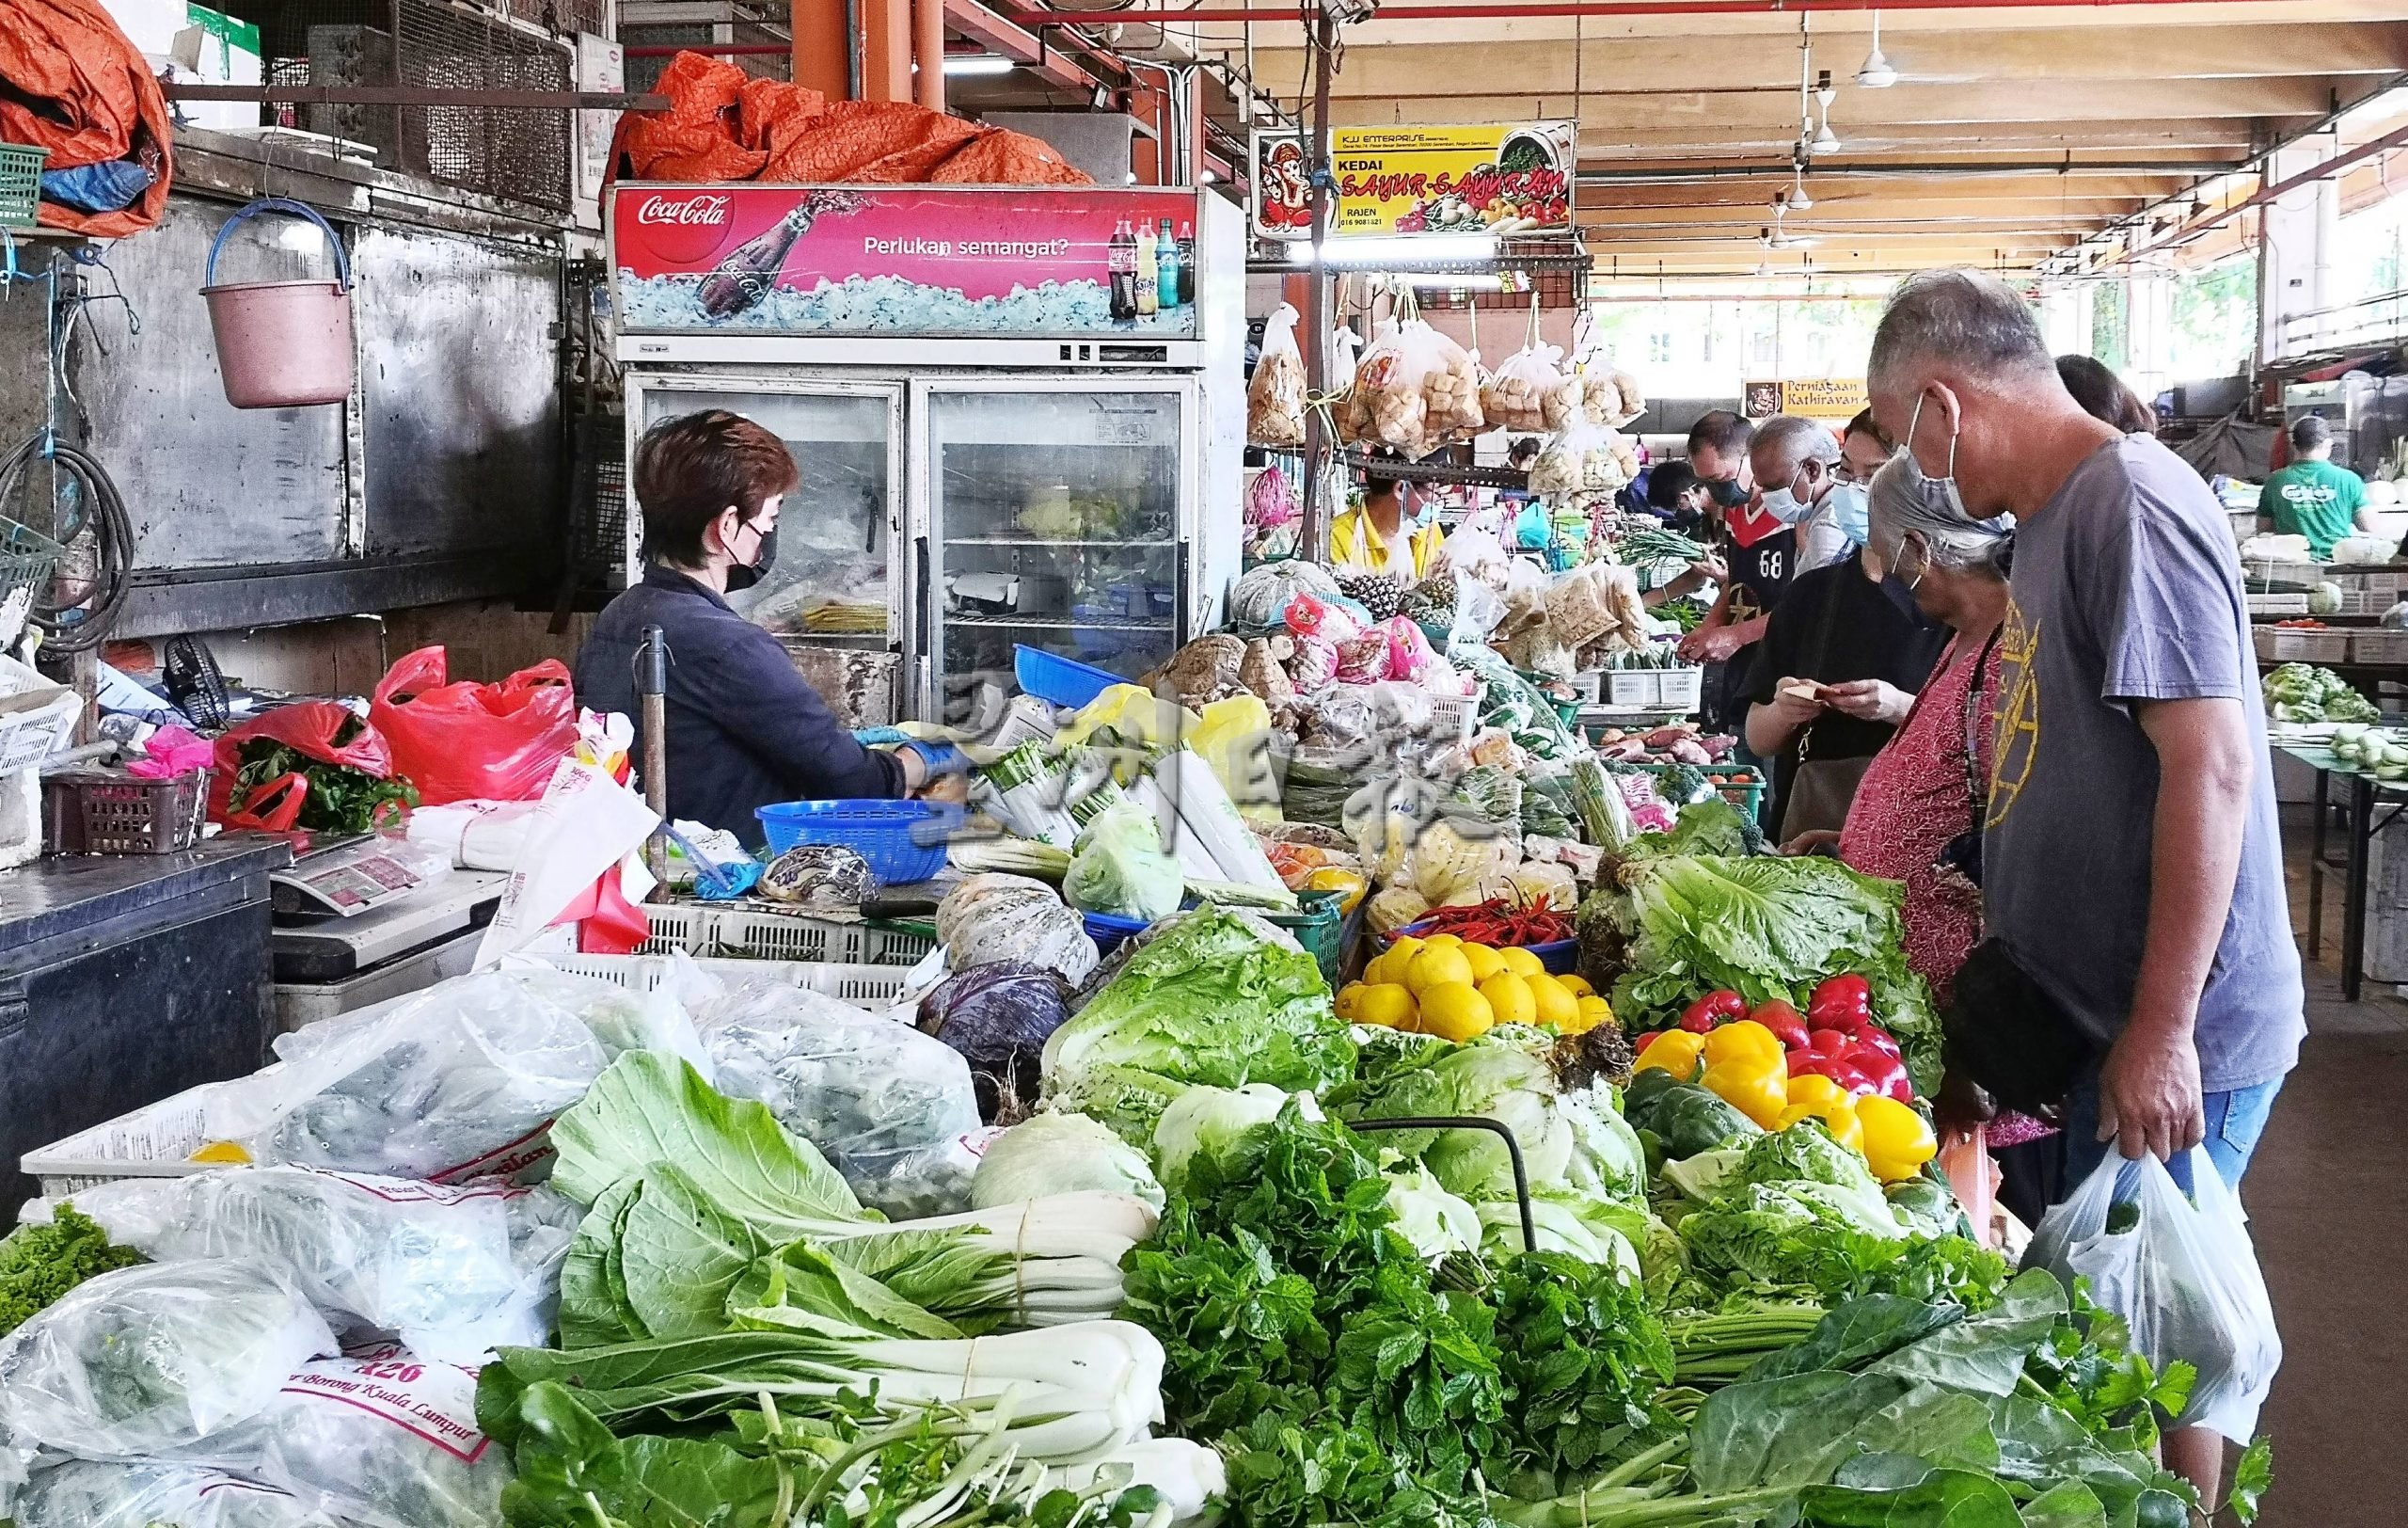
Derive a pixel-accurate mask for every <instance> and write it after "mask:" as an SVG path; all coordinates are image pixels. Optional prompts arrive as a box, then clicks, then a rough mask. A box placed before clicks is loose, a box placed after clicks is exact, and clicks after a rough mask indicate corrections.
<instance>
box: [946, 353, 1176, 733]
mask: <svg viewBox="0 0 2408 1528" xmlns="http://www.w3.org/2000/svg"><path fill="white" fill-rule="evenodd" d="M1198 416H1199V398H1198V394H1197V390H1196V383H1195V382H1194V381H1193V380H1192V379H1186V378H1180V377H1109V378H1107V377H1094V376H1057V377H1024V378H1023V377H1013V378H992V379H989V378H978V379H972V378H968V377H964V378H960V379H958V380H957V379H933V380H926V381H919V382H915V383H914V384H913V385H912V391H911V463H912V485H911V491H912V506H913V525H914V530H915V533H916V534H917V537H918V540H917V547H916V549H917V550H918V552H919V555H920V558H921V563H920V566H921V577H920V579H919V580H918V582H919V583H920V585H921V588H920V596H921V599H922V609H921V612H920V613H919V617H918V621H917V626H918V629H919V631H920V632H921V633H922V641H921V644H920V657H919V667H920V673H919V675H918V680H919V689H920V696H919V699H920V705H921V709H922V714H923V715H926V716H930V717H937V716H945V717H949V718H955V719H960V718H964V717H966V716H968V715H969V714H971V713H973V712H974V711H975V710H976V709H977V708H976V707H975V706H974V704H973V702H974V696H975V693H976V691H977V689H978V687H979V686H981V685H982V684H994V685H997V686H999V687H1001V688H1002V689H1003V690H1004V691H1005V692H1009V691H1010V689H1011V673H1012V667H1013V649H1014V647H1015V646H1020V645H1025V646H1029V647H1037V648H1041V649H1043V650H1045V651H1047V652H1053V653H1059V654H1061V655H1062V656H1064V657H1066V658H1074V659H1077V660H1078V661H1081V662H1084V663H1091V664H1093V665H1095V666H1096V667H1098V668H1103V669H1109V670H1111V671H1112V672H1113V673H1115V674H1118V675H1121V676H1125V677H1129V678H1134V677H1136V676H1139V675H1141V674H1143V673H1145V672H1146V671H1147V670H1148V669H1151V668H1155V667H1158V666H1159V665H1161V664H1162V663H1163V662H1164V661H1166V660H1167V659H1168V658H1169V657H1170V655H1171V654H1172V653H1173V652H1174V651H1176V650H1177V649H1178V647H1179V645H1180V644H1181V643H1183V642H1185V641H1186V640H1187V638H1188V636H1189V635H1190V632H1189V630H1188V622H1187V619H1186V616H1187V613H1188V611H1189V607H1190V602H1189V600H1188V599H1186V598H1185V597H1183V591H1185V590H1186V589H1187V588H1188V586H1189V584H1190V581H1191V578H1192V567H1191V561H1190V560H1191V558H1192V556H1193V554H1194V541H1195V539H1196V538H1195V535H1194V527H1193V526H1192V525H1190V524H1189V523H1188V517H1187V516H1185V515H1184V514H1183V513H1182V511H1183V509H1184V508H1185V506H1187V505H1189V504H1191V503H1193V502H1194V501H1195V499H1196V478H1197V475H1198V471H1199V468H1198V444H1199V439H1198V437H1199V417H1198Z"/></svg>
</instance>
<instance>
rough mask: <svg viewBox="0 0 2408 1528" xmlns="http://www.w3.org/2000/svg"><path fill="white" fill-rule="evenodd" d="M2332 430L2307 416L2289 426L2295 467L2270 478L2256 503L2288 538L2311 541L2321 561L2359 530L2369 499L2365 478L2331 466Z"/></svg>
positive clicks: (2290, 466) (2275, 527)
mask: <svg viewBox="0 0 2408 1528" xmlns="http://www.w3.org/2000/svg"><path fill="white" fill-rule="evenodd" d="M2332 455H2333V427H2332V426H2331V425H2329V424H2327V423H2325V422H2324V421H2323V420H2322V419H2321V418H2319V417H2318V416H2317V415H2314V414H2309V415H2307V416H2306V417H2305V418H2303V419H2301V420H2300V421H2298V422H2296V423H2294V424H2293V425H2292V426H2291V464H2290V465H2289V467H2286V468H2284V469H2283V470H2281V471H2279V472H2275V473H2273V474H2272V475H2270V476H2269V477H2268V478H2267V479H2266V487H2265V491H2264V492H2263V493H2262V494H2261V495H2260V496H2259V498H2258V502H2259V503H2260V504H2261V505H2263V506H2264V507H2265V509H2266V512H2267V513H2268V514H2270V515H2272V516H2273V517H2274V529H2275V530H2276V531H2279V532H2281V533H2283V534H2284V535H2298V536H2305V537H2307V544H2308V548H2309V549H2311V550H2312V551H2314V552H2315V553H2316V560H2317V561H2318V562H2320V563H2321V562H2322V561H2324V560H2325V559H2326V558H2328V557H2330V556H2332V555H2333V543H2335V542H2337V541H2338V540H2340V539H2341V538H2342V537H2343V536H2346V535H2348V534H2350V533H2352V532H2353V531H2354V530H2355V529H2356V528H2357V523H2358V506H2359V505H2360V504H2363V503H2365V502H2366V501H2367V485H2366V480H2365V479H2363V478H2361V477H2359V476H2358V474H2356V473H2355V472H2353V471H2351V470H2349V469H2348V468H2346V467H2336V466H2334V465H2333V463H2332V460H2331V458H2332Z"/></svg>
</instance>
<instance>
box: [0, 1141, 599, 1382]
mask: <svg viewBox="0 0 2408 1528" xmlns="http://www.w3.org/2000/svg"><path fill="white" fill-rule="evenodd" d="M73 1203H74V1205H75V1208H77V1209H78V1210H81V1211H82V1212H83V1213H84V1214H86V1215H88V1216H90V1217H91V1218H93V1219H94V1220H97V1221H98V1222H100V1224H101V1226H102V1228H103V1230H105V1231H106V1232H107V1233H108V1235H109V1239H110V1240H111V1241H113V1242H116V1243H118V1244H119V1245H120V1246H125V1247H131V1248H134V1249H135V1250H137V1251H139V1252H141V1253H142V1254H143V1255H144V1256H146V1257H149V1258H151V1259H153V1260H155V1261H159V1262H170V1261H176V1260H180V1259H186V1258H230V1259H233V1260H236V1261H239V1262H244V1263H248V1264H251V1265H255V1266H258V1267H261V1268H265V1269H267V1270H268V1271H270V1272H272V1273H274V1274H276V1275H277V1276H278V1277H280V1278H282V1279H283V1280H285V1281H287V1282H289V1283H290V1284H291V1285H292V1286H293V1289H294V1290H295V1291H296V1292H297V1293H299V1294H300V1295H301V1296H302V1297H304V1298H305V1299H307V1300H308V1301H309V1303H310V1304H311V1305H313V1306H315V1307H316V1308H317V1309H318V1310H319V1312H321V1313H324V1314H325V1315H326V1316H327V1317H328V1318H329V1319H330V1320H332V1321H334V1322H335V1323H336V1325H337V1326H339V1327H341V1328H343V1329H346V1330H348V1331H352V1332H360V1331H363V1330H364V1331H366V1332H368V1333H371V1334H374V1335H383V1334H388V1333H404V1334H407V1336H406V1339H405V1340H407V1341H409V1342H410V1343H411V1345H413V1347H414V1348H416V1349H417V1350H418V1351H420V1353H422V1354H434V1353H441V1354H443V1355H444V1356H446V1357H452V1358H456V1359H459V1360H461V1361H476V1360H478V1359H480V1358H482V1356H483V1352H484V1351H485V1350H486V1349H488V1348H490V1347H493V1346H496V1345H501V1344H540V1343H541V1342H542V1341H543V1338H544V1333H545V1331H546V1330H547V1329H548V1326H549V1320H548V1313H547V1310H546V1309H545V1307H546V1305H547V1302H548V1301H549V1300H551V1299H552V1298H554V1297H556V1295H557V1292H558V1290H559V1287H560V1265H561V1259H562V1257H563V1256H565V1255H566V1253H567V1251H568V1244H569V1240H570V1238H571V1237H572V1236H574V1235H575V1234H576V1233H577V1223H578V1218H579V1216H580V1215H581V1213H582V1212H581V1210H580V1209H579V1208H578V1205H576V1204H575V1203H573V1202H570V1201H569V1200H567V1199H565V1198H563V1197H562V1196H561V1195H559V1194H556V1193H554V1192H552V1191H551V1190H550V1189H548V1188H519V1187H514V1186H510V1185H508V1184H504V1183H502V1182H500V1181H499V1180H496V1179H485V1180H482V1181H480V1182H477V1183H474V1184H468V1185H463V1186H444V1185H440V1184H429V1183H418V1182H414V1181H412V1180H409V1179H404V1178H380V1177H374V1176H371V1175H368V1174H365V1173H341V1172H322V1171H319V1170H314V1169H310V1168H290V1167H256V1168H240V1167H238V1168H223V1169H219V1170H215V1171H212V1172H199V1173H195V1174H193V1175H192V1176H191V1177H187V1178H121V1179H119V1180H118V1181H117V1182H115V1183H104V1184H99V1185H96V1186H93V1187H90V1188H86V1189H81V1190H79V1191H77V1192H76V1194H75V1195H74V1196H73ZM49 1208H50V1206H49V1205H48V1204H47V1203H46V1202H37V1203H36V1204H34V1205H31V1206H28V1208H27V1210H26V1212H25V1218H27V1219H29V1220H30V1219H38V1218H46V1217H47V1214H48V1211H49Z"/></svg>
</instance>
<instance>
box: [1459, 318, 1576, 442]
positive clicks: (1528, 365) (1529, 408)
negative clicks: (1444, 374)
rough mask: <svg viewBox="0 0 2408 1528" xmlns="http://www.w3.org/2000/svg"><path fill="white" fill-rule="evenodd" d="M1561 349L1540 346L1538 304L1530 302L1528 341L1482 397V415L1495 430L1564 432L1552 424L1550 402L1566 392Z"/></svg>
mask: <svg viewBox="0 0 2408 1528" xmlns="http://www.w3.org/2000/svg"><path fill="white" fill-rule="evenodd" d="M1562 360H1563V351H1562V349H1561V348H1560V347H1559V346H1556V345H1549V344H1541V343H1539V310H1538V300H1537V298H1536V297H1533V298H1532V299H1531V301H1530V329H1529V338H1528V339H1526V340H1525V341H1523V342H1522V348H1521V349H1519V350H1516V351H1515V352H1513V354H1512V355H1510V356H1508V357H1506V358H1504V359H1503V360H1501V361H1498V362H1497V371H1496V373H1495V374H1493V375H1492V376H1490V378H1489V381H1488V386H1486V387H1484V388H1482V389H1481V393H1480V406H1481V412H1482V413H1484V414H1485V415H1487V417H1488V427H1489V428H1490V429H1492V430H1513V431H1538V430H1552V429H1560V428H1561V426H1560V425H1559V424H1554V423H1550V422H1549V412H1550V411H1549V409H1548V400H1549V399H1551V398H1555V397H1556V395H1557V394H1558V393H1560V391H1561V390H1562V388H1563V372H1562V369H1561V362H1562Z"/></svg>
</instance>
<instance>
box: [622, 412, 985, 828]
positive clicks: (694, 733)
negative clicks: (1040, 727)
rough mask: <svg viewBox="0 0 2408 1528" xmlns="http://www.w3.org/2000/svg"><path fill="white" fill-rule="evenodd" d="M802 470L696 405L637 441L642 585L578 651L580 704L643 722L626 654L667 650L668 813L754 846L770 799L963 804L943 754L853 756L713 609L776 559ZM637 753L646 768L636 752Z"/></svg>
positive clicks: (780, 670) (771, 640) (759, 649)
mask: <svg viewBox="0 0 2408 1528" xmlns="http://www.w3.org/2000/svg"><path fill="white" fill-rule="evenodd" d="M798 478H799V474H798V473H797V472H796V470H795V465H794V458H793V457H792V456H791V455H789V454H787V453H786V448H785V446H784V443H783V442H781V441H780V440H779V439H778V438H777V437H776V436H774V435H771V434H770V433H769V432H768V430H766V429H763V428H762V427H761V426H760V425H758V424H755V423H753V422H752V421H751V420H748V419H744V418H742V417H740V416H738V415H736V414H731V413H728V412H727V411H726V410H724V409H717V408H713V409H706V410H705V411H703V412H702V413H699V414H688V415H686V416H685V417H683V418H681V419H673V420H670V421H667V422H663V423H660V424H657V425H654V426H653V427H652V428H651V429H650V430H648V431H646V432H645V434H644V437H643V438H642V440H640V441H638V442H637V443H636V459H635V493H636V501H637V502H638V503H639V504H641V505H642V508H643V536H644V555H645V557H646V559H647V561H648V564H649V565H648V566H647V567H646V568H645V570H644V576H643V581H642V583H639V584H637V585H636V586H635V587H634V588H631V589H629V590H627V591H626V593H624V594H622V595H620V596H619V597H617V598H616V599H613V600H611V601H610V605H609V606H608V607H606V608H605V609H604V610H603V612H602V614H601V616H600V618H599V619H597V620H596V621H595V622H594V631H593V634H592V635H590V636H588V637H587V638H586V639H585V645H584V646H583V647H582V648H580V649H578V655H577V693H578V699H579V700H580V701H581V702H582V703H583V704H585V705H586V706H589V707H591V708H594V709H595V710H597V711H622V712H625V713H626V715H628V716H631V717H634V718H635V719H636V722H637V725H638V726H639V727H641V726H642V708H640V707H639V706H638V704H637V702H636V689H635V674H636V652H637V649H638V648H639V647H640V646H641V645H642V642H643V629H644V628H645V627H648V626H657V627H658V628H660V629H661V633H662V636H663V638H664V640H665V641H666V643H667V645H668V648H669V663H668V668H669V693H668V706H667V716H668V726H667V731H668V739H667V748H668V756H669V769H668V774H669V815H670V816H671V817H672V818H673V819H688V820H694V821H698V822H703V823H705V824H707V825H709V826H711V827H714V828H724V829H726V830H727V831H729V832H730V833H733V834H735V835H736V836H737V838H738V839H740V840H742V841H743V843H744V844H745V846H746V847H747V848H758V847H759V846H760V844H761V842H762V833H761V824H760V822H759V820H757V819H755V818H754V816H753V812H754V810H755V809H756V808H758V807H762V806H767V805H769V804H773V803H777V802H788V801H828V800H837V799H848V798H849V799H862V798H870V799H893V798H895V797H900V796H906V795H942V796H945V797H948V798H949V799H952V800H957V801H958V800H959V799H961V791H960V784H961V782H960V777H959V776H958V774H956V773H945V772H943V771H942V770H941V768H940V766H939V764H938V763H937V762H935V761H936V760H941V759H943V758H944V757H945V753H944V752H943V751H938V750H933V749H930V750H923V749H922V748H920V747H919V746H917V745H911V746H907V747H905V748H903V749H901V750H899V751H897V752H895V753H891V754H890V753H879V752H876V751H873V750H871V749H867V748H864V747H863V746H862V745H861V744H860V743H859V742H857V741H855V740H854V739H853V735H852V734H851V733H850V732H848V731H847V730H846V729H845V728H844V727H843V726H841V725H839V724H837V721H836V718H835V717H834V715H833V714H832V713H831V712H830V711H829V709H828V704H827V702H826V701H824V700H822V699H820V698H819V692H817V691H816V690H814V689H812V688H811V686H810V685H809V684H807V683H805V682H804V680H803V678H802V676H800V674H797V673H796V672H795V668H794V664H793V662H792V661H790V660H788V658H787V657H786V651H785V648H784V646H782V645H780V644H779V642H778V639H777V638H775V637H773V636H771V635H769V633H768V632H767V631H764V630H763V629H760V628H759V627H757V626H754V625H753V623H752V622H750V621H748V620H746V619H744V617H742V616H740V615H738V614H737V613H736V612H735V611H733V610H731V609H729V608H728V603H727V601H726V600H725V599H723V598H721V596H722V595H723V594H724V593H725V592H726V591H728V590H730V589H745V588H750V587H751V586H752V585H753V583H755V582H757V581H759V579H760V577H761V573H762V571H763V570H764V569H766V568H767V567H768V565H769V564H770V563H771V562H772V561H773V560H774V559H775V557H776V555H777V552H776V543H777V533H778V506H779V503H780V501H782V500H783V499H784V497H785V495H786V494H787V492H788V491H790V490H791V489H792V488H793V487H794V485H795V484H796V482H797V481H798ZM639 756H641V755H639Z"/></svg>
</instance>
